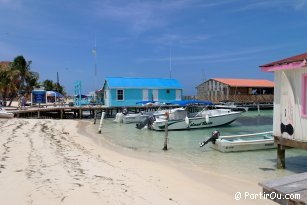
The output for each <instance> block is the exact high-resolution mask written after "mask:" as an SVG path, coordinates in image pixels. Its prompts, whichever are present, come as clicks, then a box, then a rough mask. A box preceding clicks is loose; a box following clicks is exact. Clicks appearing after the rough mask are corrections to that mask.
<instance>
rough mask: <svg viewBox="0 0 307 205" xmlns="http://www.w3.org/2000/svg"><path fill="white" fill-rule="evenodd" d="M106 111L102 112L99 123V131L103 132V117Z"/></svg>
mask: <svg viewBox="0 0 307 205" xmlns="http://www.w3.org/2000/svg"><path fill="white" fill-rule="evenodd" d="M105 114H106V113H105V112H102V113H101V118H100V123H99V128H98V133H99V134H101V128H102V123H103V118H104V116H105Z"/></svg>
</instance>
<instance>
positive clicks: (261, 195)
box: [234, 192, 301, 201]
mask: <svg viewBox="0 0 307 205" xmlns="http://www.w3.org/2000/svg"><path fill="white" fill-rule="evenodd" d="M234 198H235V200H236V201H238V200H247V199H251V200H254V199H258V200H259V199H271V200H276V199H280V200H283V199H285V200H288V199H301V195H300V194H285V195H282V194H278V193H276V192H270V193H266V192H259V193H249V192H236V193H235V195H234Z"/></svg>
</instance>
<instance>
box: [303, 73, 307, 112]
mask: <svg viewBox="0 0 307 205" xmlns="http://www.w3.org/2000/svg"><path fill="white" fill-rule="evenodd" d="M302 116H303V117H307V74H303V77H302Z"/></svg>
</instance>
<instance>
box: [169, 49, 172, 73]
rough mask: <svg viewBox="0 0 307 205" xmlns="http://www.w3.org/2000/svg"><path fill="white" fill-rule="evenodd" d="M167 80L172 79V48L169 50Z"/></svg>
mask: <svg viewBox="0 0 307 205" xmlns="http://www.w3.org/2000/svg"><path fill="white" fill-rule="evenodd" d="M169 78H172V47H170V48H169Z"/></svg>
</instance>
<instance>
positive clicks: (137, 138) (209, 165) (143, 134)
mask: <svg viewBox="0 0 307 205" xmlns="http://www.w3.org/2000/svg"><path fill="white" fill-rule="evenodd" d="M272 123H273V116H272V111H270V110H269V111H261V113H260V116H259V115H258V112H257V111H249V112H246V113H243V115H242V116H241V117H240V118H239V119H237V120H236V121H235V122H233V123H232V124H230V125H227V126H222V127H215V128H208V129H196V130H184V131H170V132H169V141H168V148H169V149H168V151H166V152H164V151H162V150H161V149H162V148H163V143H164V132H157V131H153V130H147V129H143V130H138V129H136V128H135V124H119V123H114V122H113V119H106V120H104V125H103V129H102V134H103V136H104V138H105V139H106V140H107V141H109V142H110V143H111V144H115V145H117V146H119V147H123V148H126V149H129V150H131V151H132V152H134V153H139V154H140V155H142V156H144V155H145V156H146V155H147V156H149V155H150V156H154V157H163V159H171V160H172V161H173V162H174V163H176V162H179V161H181V162H185V163H187V164H189V165H192V166H197V167H199V168H201V169H204V170H208V171H212V170H214V171H215V172H218V173H219V174H224V175H229V174H231V176H234V177H241V178H246V179H249V180H251V179H254V180H256V181H257V180H258V181H259V180H264V179H271V178H277V177H280V176H285V175H289V174H292V173H300V172H303V171H307V163H306V161H307V152H306V151H304V150H299V149H287V151H286V166H287V169H286V170H277V169H276V150H275V149H272V150H261V151H249V152H237V153H221V152H218V151H215V150H212V149H211V148H210V147H209V145H206V146H205V147H202V148H200V147H199V143H200V142H202V141H204V140H205V139H206V138H207V137H209V136H210V135H211V133H212V131H214V130H219V131H220V133H221V135H236V134H245V133H255V132H265V131H271V130H272ZM95 126H96V127H95V130H97V129H98V125H95ZM251 172H252V173H253V174H252V175H251V174H250V173H251Z"/></svg>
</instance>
